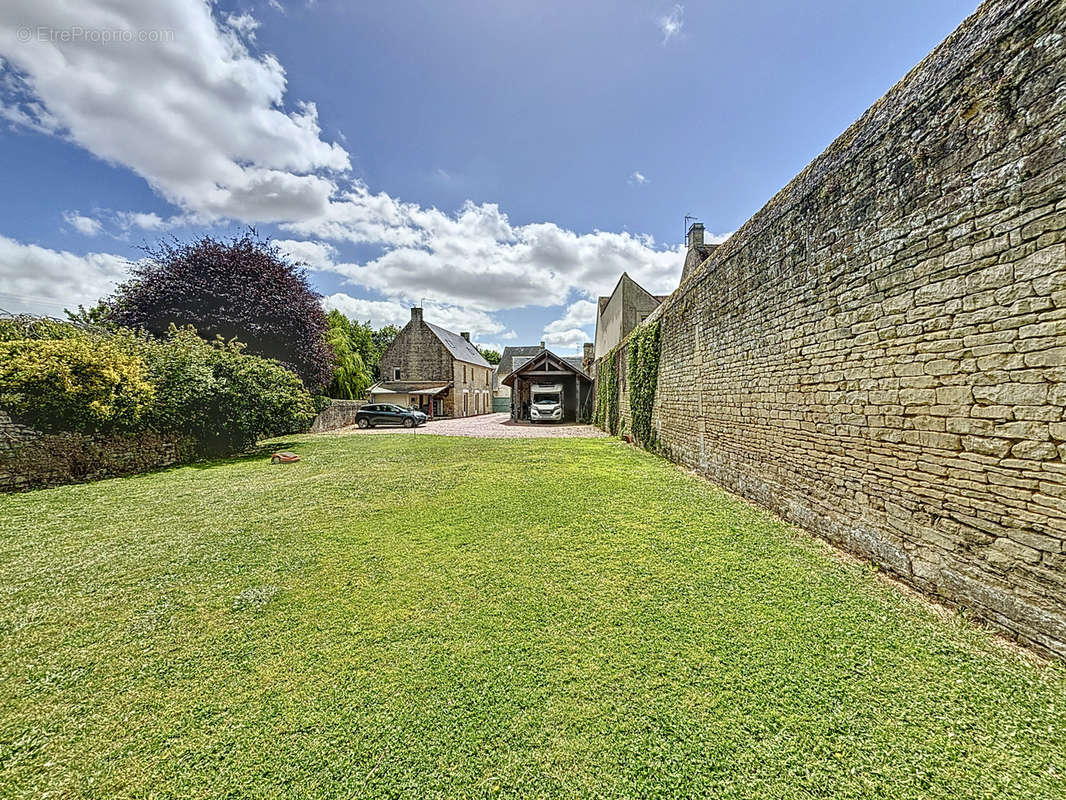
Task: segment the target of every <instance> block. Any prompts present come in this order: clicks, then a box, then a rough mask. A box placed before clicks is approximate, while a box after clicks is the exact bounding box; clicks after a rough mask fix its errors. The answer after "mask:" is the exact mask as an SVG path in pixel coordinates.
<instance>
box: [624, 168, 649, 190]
mask: <svg viewBox="0 0 1066 800" xmlns="http://www.w3.org/2000/svg"><path fill="white" fill-rule="evenodd" d="M629 183H630V184H632V185H636V186H643V185H644V184H645V183H651V181H650V180H649V179H648V178H647V177H645V175H644V173H643V172H641V171H640V170H634V171H633V173H632V174H631V175H630V176H629Z"/></svg>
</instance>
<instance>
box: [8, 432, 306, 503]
mask: <svg viewBox="0 0 1066 800" xmlns="http://www.w3.org/2000/svg"><path fill="white" fill-rule="evenodd" d="M300 444H301V443H300V442H290V441H273V442H271V443H269V444H266V443H262V444H257V445H256V446H255V447H254V448H252V449H251V450H248V451H246V452H243V453H235V454H233V455H228V456H202V457H194V458H192V459H189V460H185V461H179V462H177V463H175V464H167V465H166V466H160V467H153V468H150V469H143V470H136V471H132V472H116V473H114V474H109V475H97V476H87V477H83V476H73V475H71V476H68V478H67V479H66V480H63V481H61V482H59V481H57V482H55V483H50V484H47V485H40V484H37V485H31V486H26V487H18V488H14V487H13V488H10V489H7V488H5V489H3V490H0V496H2V495H5V494H7V495H16V494H17V495H23V494H31V493H33V492H44V491H48V490H49V489H58V488H61V487H63V486H84V485H87V484H91V483H100V482H101V481H111V480H120V479H123V478H138V477H141V476H144V475H159V474H163V473H167V472H173V471H175V470H179V469H187V468H190V467H191V468H192V469H203V470H206V469H214V468H216V467H225V466H228V465H231V464H240V463H243V462H245V461H259V460H264V461H266V463H267V464H268V465H269V460H270V456H271V455H273V454H274V453H277V452H279V451H281V450H291V449H292V448H294V447H298V446H299V445H300Z"/></svg>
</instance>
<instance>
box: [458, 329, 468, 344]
mask: <svg viewBox="0 0 1066 800" xmlns="http://www.w3.org/2000/svg"><path fill="white" fill-rule="evenodd" d="M459 335H460V336H462V337H463V338H464V339H466V340H467V341H468V342H469V341H470V331H463V332H462V333H460V334H459Z"/></svg>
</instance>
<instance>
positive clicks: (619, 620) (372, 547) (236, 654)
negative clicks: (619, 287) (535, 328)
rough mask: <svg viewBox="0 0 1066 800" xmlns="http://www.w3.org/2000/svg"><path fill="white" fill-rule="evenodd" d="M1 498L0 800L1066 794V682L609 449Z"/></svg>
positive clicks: (542, 449)
mask: <svg viewBox="0 0 1066 800" xmlns="http://www.w3.org/2000/svg"><path fill="white" fill-rule="evenodd" d="M285 445H286V446H287V447H291V448H294V449H296V450H297V451H298V452H300V453H302V454H303V458H304V460H303V461H302V462H301V463H299V464H294V465H284V466H270V465H269V464H267V463H266V462H265V460H263V459H261V458H255V459H244V460H234V461H230V462H226V463H220V464H216V465H211V466H199V467H188V468H182V469H176V470H171V471H167V472H160V473H156V474H152V475H144V476H139V477H135V478H126V479H121V480H113V481H105V482H101V483H97V484H92V485H83V486H71V487H64V488H60V489H52V490H48V491H40V492H34V493H29V494H24V495H16V496H4V497H0V795H2V796H5V797H18V796H25V797H43V796H46V795H50V796H60V797H67V796H93V797H105V796H139V797H145V796H150V795H153V793H154V795H156V796H159V797H172V796H196V797H207V796H213V797H214V796H231V797H275V796H294V797H295V796H300V797H306V796H315V797H356V796H373V797H411V798H422V797H441V798H444V797H448V798H451V797H469V796H490V797H500V796H505V797H583V796H587V797H696V796H699V797H720V798H791V797H855V798H859V797H862V798H866V797H893V798H904V797H914V798H969V797H1004V798H1007V797H1009V798H1038V797H1046V798H1057V800H1061V798H1063V797H1066V668H1064V667H1063V666H1062V665H1058V664H1050V665H1049V664H1042V663H1040V662H1038V661H1037V660H1036V659H1034V658H1032V657H1031V656H1028V655H1026V654H1024V653H1021V652H1020V651H1018V650H1016V649H1013V648H1011V647H1009V646H1007V645H1005V644H1003V643H1002V642H1000V641H999V640H997V639H996V638H995V637H994V636H992V635H991V634H988V633H986V632H984V631H982V630H979V629H978V628H976V627H974V626H972V625H969V624H967V623H965V622H964V621H961V620H958V619H953V618H944V617H942V616H940V615H937V614H936V613H934V611H932V610H931V609H930V608H929V607H928V606H926V605H924V604H922V603H921V602H919V601H917V600H915V599H913V598H910V597H907V596H904V595H903V594H901V593H900V592H899V591H897V590H896V589H894V588H892V587H891V586H889V585H887V584H886V583H885V582H884V581H882V580H881V579H879V578H878V576H877V575H876V574H875V573H874V572H873V571H872V570H871V569H870V568H869V567H866V566H862V565H857V564H854V563H850V562H846V561H844V560H842V559H840V558H839V557H837V556H836V555H834V554H833V553H832V552H831V551H830V550H829V548H828V547H826V546H825V545H823V544H821V543H819V542H817V541H815V540H812V539H811V538H810V537H808V536H807V535H805V534H803V533H800V532H798V531H796V530H794V529H792V528H789V527H788V526H786V525H783V524H782V523H780V522H778V521H776V520H774V519H773V518H772V517H770V516H769V515H768V514H765V513H763V512H761V511H759V510H757V509H755V508H753V507H751V506H749V505H747V504H745V503H743V502H740V501H738V500H736V499H734V498H732V497H730V496H728V495H726V494H724V493H722V492H721V491H718V490H716V489H715V488H714V487H712V486H710V485H708V484H706V483H703V482H701V481H699V480H696V479H694V478H691V477H689V476H687V475H685V474H683V473H682V472H680V471H679V470H677V469H676V468H674V467H672V466H670V465H669V464H667V463H665V462H663V461H661V460H659V459H657V458H655V457H653V456H650V455H648V454H645V453H643V452H640V451H637V450H635V449H632V448H630V447H627V446H625V445H623V444H621V443H619V442H616V441H609V440H550V439H545V440H526V441H523V440H510V441H508V440H503V441H493V440H472V439H454V438H440V437H434V436H404V435H396V436H347V437H346V436H336V437H331V436H324V437H317V438H316V437H294V438H293V439H291V440H288V441H286V442H285Z"/></svg>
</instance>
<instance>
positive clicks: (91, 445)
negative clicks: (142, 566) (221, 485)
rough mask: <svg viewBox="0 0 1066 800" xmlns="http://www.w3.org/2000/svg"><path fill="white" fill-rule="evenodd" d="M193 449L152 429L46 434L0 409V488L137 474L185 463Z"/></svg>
mask: <svg viewBox="0 0 1066 800" xmlns="http://www.w3.org/2000/svg"><path fill="white" fill-rule="evenodd" d="M192 451H193V447H192V443H191V442H190V441H186V440H184V439H181V438H180V437H177V436H174V435H165V434H158V433H153V432H143V433H116V434H79V433H52V434H44V433H41V432H40V431H36V430H34V429H33V428H28V427H26V426H25V425H19V424H17V423H14V422H12V421H11V418H10V417H9V416H8V415H7V414H6V413H4V412H3V411H0V492H17V491H26V490H28V489H41V488H47V487H51V486H62V485H64V484H68V483H82V482H85V481H96V480H102V479H104V478H115V477H120V476H123V475H135V474H137V473H140V472H146V471H148V470H152V469H161V468H163V467H169V466H173V465H175V464H178V463H181V462H183V461H186V460H188V458H189V457H190V455H191V453H192Z"/></svg>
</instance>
